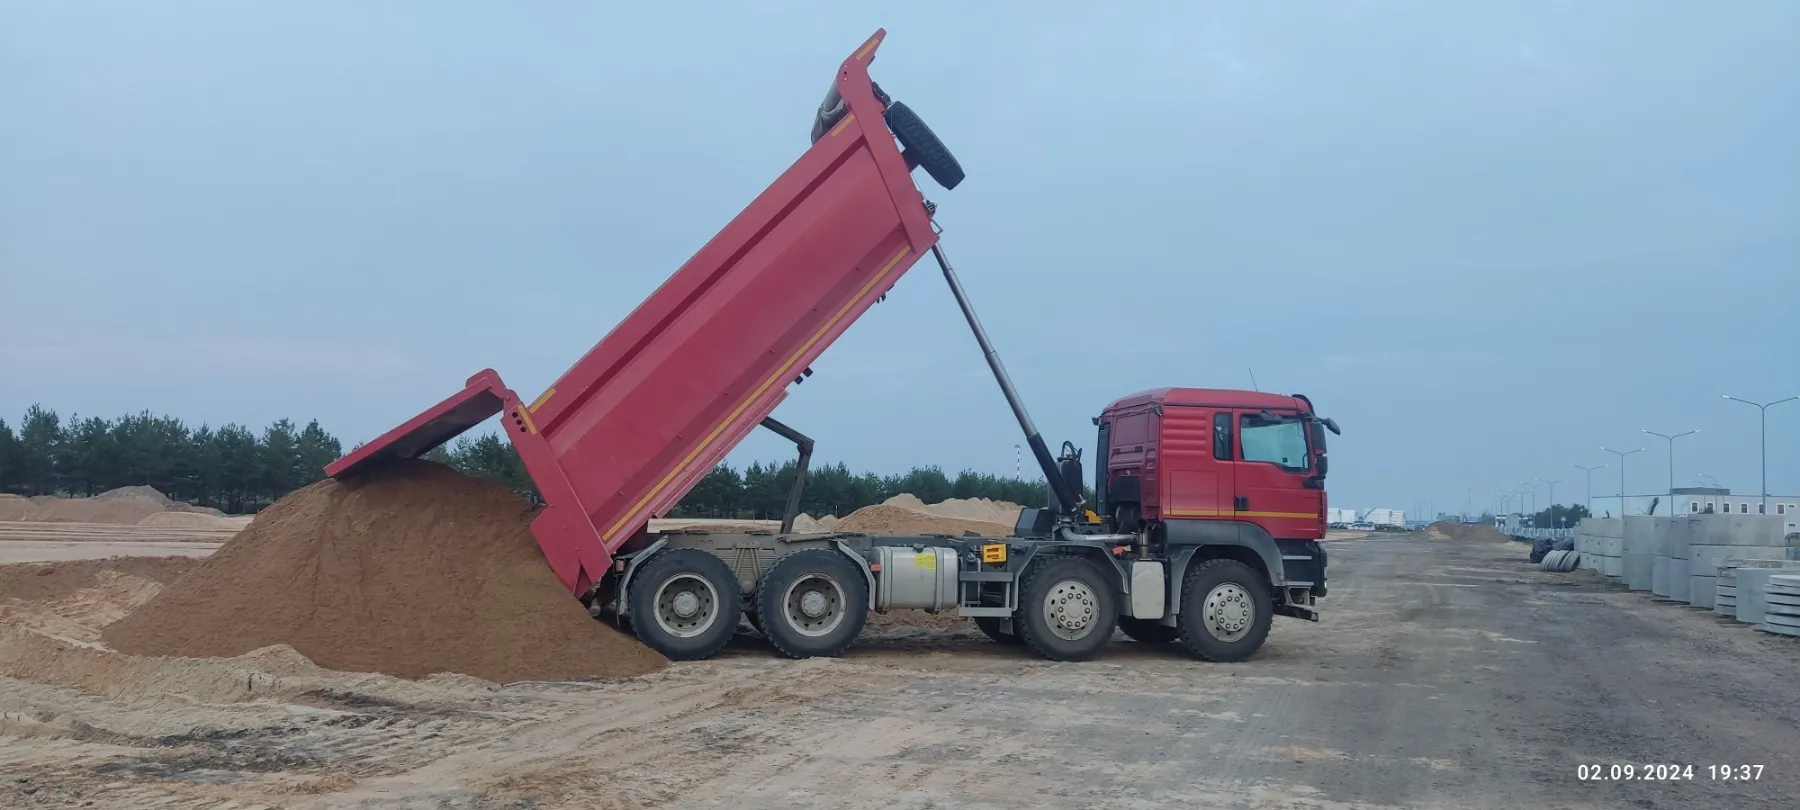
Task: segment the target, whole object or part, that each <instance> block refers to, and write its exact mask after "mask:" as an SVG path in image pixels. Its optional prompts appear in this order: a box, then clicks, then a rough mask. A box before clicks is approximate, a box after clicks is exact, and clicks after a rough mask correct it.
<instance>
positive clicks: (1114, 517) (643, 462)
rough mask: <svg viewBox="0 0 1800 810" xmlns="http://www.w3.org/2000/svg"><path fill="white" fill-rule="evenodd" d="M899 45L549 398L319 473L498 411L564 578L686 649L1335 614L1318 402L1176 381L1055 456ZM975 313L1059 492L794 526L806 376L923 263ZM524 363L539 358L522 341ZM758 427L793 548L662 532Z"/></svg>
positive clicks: (356, 466) (501, 406)
mask: <svg viewBox="0 0 1800 810" xmlns="http://www.w3.org/2000/svg"><path fill="white" fill-rule="evenodd" d="M884 36H885V32H882V31H877V32H876V33H875V35H874V36H872V37H870V38H869V39H868V41H867V42H864V43H863V44H862V45H861V46H860V47H858V48H857V49H856V51H855V52H854V53H852V54H851V56H850V57H849V58H848V59H846V60H844V62H843V64H842V66H841V67H840V68H839V70H838V74H837V77H836V79H835V81H834V82H833V83H832V85H831V89H830V91H829V92H828V93H827V94H826V97H825V100H824V102H823V103H822V104H821V105H820V107H819V110H818V111H817V113H816V115H815V116H814V120H813V126H812V140H813V143H812V146H811V148H810V149H808V150H807V151H806V153H805V154H803V155H801V156H800V159H799V160H797V161H795V162H794V164H793V165H792V166H790V167H789V168H788V169H787V171H786V172H784V173H783V174H782V175H781V176H780V177H779V178H777V179H776V180H775V182H774V183H773V184H771V185H770V186H769V187H768V188H767V189H766V190H764V191H763V192H762V194H761V195H759V196H758V197H757V198H756V199H755V200H754V201H753V202H751V203H750V205H749V207H748V208H746V209H744V211H743V212H742V213H740V214H739V215H738V216H737V218H735V219H733V220H732V221H731V222H730V223H729V224H727V225H726V226H725V228H724V229H723V230H721V231H720V232H719V233H718V235H716V236H714V237H713V239H712V240H711V241H710V242H708V243H707V244H706V245H705V246H704V247H702V248H701V249H700V251H699V252H698V253H697V254H695V255H694V257H693V258H692V259H690V260H689V261H688V262H687V263H686V264H685V265H683V266H682V267H681V268H680V269H679V270H677V271H676V272H675V274H674V275H673V276H671V277H670V278H669V279H668V280H667V281H665V282H664V283H663V284H662V286H661V287H659V288H657V290H656V291H655V292H654V293H652V294H651V295H650V297H649V298H648V299H647V300H645V301H644V302H643V303H642V304H640V305H639V306H638V307H637V309H635V310H634V311H632V313H631V314H630V315H628V316H627V317H626V318H625V320H624V321H622V322H621V323H619V325H618V326H616V327H614V329H613V330H612V332H611V333H610V334H608V335H606V336H605V337H604V338H603V339H601V341H600V342H599V343H598V344H596V345H595V346H594V347H593V348H592V349H590V350H589V351H588V352H587V354H586V355H584V356H582V357H581V359H580V360H578V361H576V363H575V365H574V366H573V367H571V368H570V369H569V370H568V371H567V372H565V373H564V374H563V375H562V377H560V378H559V379H557V380H556V381H555V382H554V383H553V384H552V385H551V386H550V387H549V388H548V389H546V390H545V391H544V392H543V393H542V394H540V395H539V396H538V397H536V398H535V399H533V400H530V401H526V400H524V399H522V398H520V397H519V395H518V394H517V393H515V392H514V391H513V390H512V389H510V388H508V387H507V386H506V384H505V383H504V382H503V381H502V380H501V379H500V375H499V374H497V373H495V372H494V371H493V370H492V369H487V370H483V371H481V372H479V373H477V374H475V375H474V376H473V377H470V378H469V380H468V382H467V384H466V385H465V386H464V388H463V389H462V390H461V391H459V392H457V393H456V394H454V395H452V396H450V397H449V398H448V399H445V400H444V401H442V402H440V403H438V404H437V405H435V406H433V407H432V408H430V409H429V410H427V411H425V412H424V413H421V414H419V415H418V416H415V417H413V418H412V419H411V420H408V421H407V422H405V423H404V424H402V425H400V426H399V427H398V428H395V429H394V430H392V431H389V432H388V433H386V434H384V435H382V436H381V437H380V438H378V439H376V440H375V441H372V442H370V443H368V444H367V445H365V446H363V447H361V448H359V449H358V450H356V451H355V452H353V453H351V454H349V455H347V456H345V457H343V458H342V459H339V460H338V461H336V462H335V463H333V464H332V465H330V466H329V467H327V468H326V473H327V474H328V475H330V476H332V477H334V478H339V479H354V477H355V476H356V474H357V473H358V472H359V471H361V470H365V469H367V468H370V467H372V466H375V465H379V464H381V463H383V462H385V461H389V460H392V459H399V458H412V457H416V456H419V455H422V454H424V453H426V452H427V451H429V450H431V449H432V448H434V447H437V446H439V445H441V444H443V443H444V442H445V441H447V440H449V439H451V438H452V437H454V436H456V435H457V434H460V433H462V432H463V431H466V430H468V429H469V428H471V427H473V426H475V425H477V424H479V423H481V422H483V421H485V420H487V419H489V418H491V417H493V416H495V415H496V414H498V415H500V416H501V418H502V424H503V428H504V430H505V432H506V435H507V436H508V438H510V439H511V440H512V443H513V445H514V446H515V447H517V448H518V452H519V456H520V457H521V459H522V460H523V461H524V464H525V468H526V469H527V470H528V471H529V472H530V474H531V478H532V480H533V482H534V483H535V484H536V485H537V488H538V491H539V493H540V494H541V495H542V497H543V499H544V502H545V507H544V509H543V510H542V511H541V512H540V513H539V514H538V515H537V517H536V518H535V520H534V521H533V522H532V525H531V529H532V533H533V535H534V536H535V537H536V539H537V541H538V544H539V545H540V546H541V547H542V549H543V552H544V558H545V560H546V561H547V562H548V563H549V565H550V567H551V568H552V569H553V570H554V571H555V572H556V575H557V577H558V578H559V579H561V581H562V583H563V585H564V586H565V587H566V588H568V589H569V592H570V593H571V594H572V595H574V596H575V597H576V598H578V599H580V600H582V602H583V603H584V604H586V605H587V606H588V608H589V610H590V612H592V613H593V614H594V615H596V616H608V617H613V618H615V619H616V620H618V621H620V622H622V623H628V624H629V625H630V627H631V628H632V630H633V632H635V633H636V634H637V636H638V637H639V638H640V639H642V640H643V641H644V643H645V644H647V645H649V646H650V647H652V648H654V649H656V650H658V651H660V652H662V653H663V654H665V655H667V656H669V657H670V658H674V659H697V658H705V657H708V656H711V655H713V654H714V653H716V652H717V651H718V650H719V649H720V648H721V647H723V646H724V645H725V643H726V642H727V641H728V640H729V638H730V637H731V636H732V634H733V633H734V632H735V631H736V629H737V627H738V624H739V621H740V619H747V620H748V621H749V622H750V623H751V624H753V625H754V626H756V627H757V628H758V629H759V630H760V631H761V632H762V633H763V634H764V635H765V636H767V637H768V639H769V640H770V641H771V642H772V643H773V645H774V646H775V647H776V648H777V649H779V650H780V651H781V652H783V653H785V654H787V655H790V656H794V657H797V658H798V657H808V656H829V655H836V654H838V653H841V652H842V651H843V650H845V649H846V648H847V647H849V645H850V644H851V643H852V642H853V641H854V640H855V639H856V637H857V635H858V634H859V633H860V632H861V631H862V629H863V625H864V622H865V621H866V619H867V617H868V614H869V612H871V611H889V610H898V609H922V610H927V611H947V612H952V613H955V614H956V615H961V616H968V617H971V618H972V619H973V620H974V621H975V623H976V624H977V625H979V626H980V628H981V629H982V630H983V631H984V632H986V633H987V634H988V635H989V636H990V637H992V638H994V639H995V640H996V641H999V642H1002V643H1009V644H1010V643H1022V644H1024V645H1026V646H1028V647H1029V648H1030V649H1031V650H1033V651H1035V652H1036V653H1038V654H1040V655H1043V656H1045V657H1048V658H1051V659H1055V660H1082V659H1086V658H1088V657H1091V656H1093V655H1094V654H1095V653H1096V652H1098V651H1099V650H1100V648H1101V647H1102V646H1103V645H1104V644H1105V643H1106V642H1107V640H1108V639H1109V638H1110V637H1111V636H1112V633H1113V630H1114V628H1118V629H1119V630H1121V631H1123V632H1124V633H1125V634H1126V635H1128V636H1130V637H1132V638H1135V639H1138V640H1140V641H1145V642H1164V643H1179V644H1180V645H1181V646H1183V647H1185V648H1186V649H1187V650H1188V651H1190V652H1191V653H1193V654H1194V655H1196V656H1199V657H1202V658H1205V659H1209V660H1217V661H1236V660H1242V659H1244V658H1246V657H1248V656H1249V655H1250V654H1251V653H1253V652H1254V651H1255V650H1256V649H1257V648H1258V647H1259V646H1261V644H1262V643H1263V640H1264V638H1265V636H1266V635H1267V633H1268V630H1269V624H1270V622H1271V621H1272V619H1273V617H1274V616H1275V615H1283V616H1292V617H1298V618H1302V619H1308V620H1313V621H1317V619H1318V613H1317V601H1316V600H1317V599H1318V598H1319V597H1322V596H1324V595H1325V552H1324V550H1323V549H1322V548H1321V547H1320V546H1319V543H1318V542H1317V541H1318V540H1319V539H1320V538H1321V537H1323V536H1324V530H1325V489H1324V482H1325V474H1326V455H1325V434H1326V431H1327V430H1330V431H1331V432H1334V433H1335V432H1336V431H1337V426H1336V424H1335V423H1333V422H1332V421H1331V420H1329V419H1322V418H1320V417H1319V416H1318V415H1316V414H1315V412H1314V409H1313V405H1312V403H1311V402H1310V401H1308V400H1307V399H1306V397H1303V396H1298V395H1295V396H1282V395H1276V394H1265V393H1257V392H1247V391H1226V390H1212V389H1201V388H1164V389H1158V390H1153V391H1145V392H1141V393H1137V394H1132V395H1130V396H1126V397H1123V398H1121V399H1119V400H1117V401H1116V402H1114V403H1113V404H1111V405H1109V406H1107V407H1106V408H1105V409H1104V410H1102V411H1101V413H1100V414H1099V416H1097V417H1095V419H1094V424H1095V425H1096V426H1097V427H1098V437H1097V444H1096V446H1095V455H1094V457H1093V465H1094V467H1095V470H1094V477H1093V480H1092V486H1093V488H1094V492H1095V495H1096V498H1095V500H1096V503H1092V504H1089V503H1086V502H1085V501H1084V500H1083V494H1082V489H1083V484H1084V483H1085V482H1086V476H1085V474H1084V473H1083V462H1082V453H1081V451H1080V450H1079V449H1077V448H1076V447H1075V446H1074V445H1073V444H1072V443H1069V442H1064V443H1063V445H1062V449H1061V452H1060V453H1059V454H1058V455H1057V456H1055V457H1053V456H1052V455H1051V452H1050V450H1049V448H1048V447H1047V446H1046V445H1045V443H1044V440H1043V438H1042V436H1041V435H1039V433H1038V431H1037V429H1036V428H1035V427H1034V426H1033V425H1032V422H1031V418H1030V416H1029V415H1028V414H1027V413H1026V411H1025V408H1024V406H1023V404H1022V403H1021V402H1020V400H1019V396H1018V394H1017V392H1016V391H1015V390H1014V389H1013V386H1012V384H1011V381H1010V380H1009V378H1008V377H1007V374H1006V370H1005V368H1004V366H1002V365H1001V363H1000V359H999V356H998V354H997V353H996V352H995V351H994V348H993V346H992V344H991V343H990V342H989V340H988V337H987V335H986V333H985V331H984V330H983V329H982V327H981V324H980V321H979V320H978V319H977V318H976V316H975V311H974V309H973V308H972V307H971V305H970V303H969V300H968V297H967V295H966V294H965V293H964V291H963V288H962V285H961V283H960V282H959V281H958V278H957V275H956V273H955V271H954V270H953V269H952V268H951V265H950V263H949V261H948V259H947V258H946V256H945V254H944V251H943V248H942V247H941V246H940V245H939V243H938V232H937V229H936V228H935V227H934V220H933V217H934V215H935V212H936V206H935V205H934V204H933V203H931V202H928V201H927V200H926V199H925V198H924V197H923V196H922V194H921V193H920V191H919V189H918V188H917V187H916V186H915V185H914V184H913V180H912V172H913V170H915V169H923V170H924V172H925V173H926V174H928V175H930V176H931V177H932V179H934V180H935V181H936V182H937V183H938V184H939V185H940V186H942V187H944V188H946V189H950V188H954V187H955V186H956V185H957V184H958V183H960V182H961V181H962V179H963V170H962V167H961V166H960V165H959V164H958V162H957V161H956V158H955V157H954V156H953V155H952V154H951V152H950V150H949V149H947V148H946V147H945V145H944V144H943V142H942V141H941V140H940V139H939V138H938V137H937V136H936V135H935V134H934V133H933V132H932V131H931V129H930V128H929V127H927V126H926V125H925V123H924V122H923V121H922V120H921V119H920V118H919V116H918V115H916V114H915V113H914V112H913V111H912V110H911V109H910V108H908V107H907V106H906V105H905V104H903V103H901V102H898V101H895V100H893V99H892V98H890V97H889V96H888V95H887V94H886V93H884V92H883V91H882V89H881V88H880V87H879V86H878V85H876V84H875V83H874V82H873V81H871V79H870V77H869V72H868V68H869V63H870V62H871V61H873V60H874V58H875V53H876V49H877V48H879V47H880V45H881V43H882V39H883V37H884ZM926 254H931V255H932V257H933V258H934V260H935V262H936V264H937V265H938V267H939V269H940V270H941V271H942V272H943V275H944V278H945V280H946V281H947V282H948V283H949V285H950V289H951V292H952V293H953V295H954V296H955V298H956V300H957V303H958V304H959V305H960V306H961V308H962V311H963V314H964V316H965V318H966V319H967V321H968V324H969V327H970V329H971V331H972V332H973V333H974V336H975V339H976V342H977V344H978V345H979V346H980V348H981V350H982V352H983V353H984V354H985V356H986V358H987V361H988V365H989V367H990V368H991V369H992V371H993V373H994V376H995V378H996V380H997V382H998V383H999V385H1000V388H1001V390H1002V392H1003V393H1004V394H1005V396H1006V399H1007V401H1008V403H1009V404H1010V405H1011V406H1012V409H1013V413H1014V415H1015V417H1016V418H1017V419H1018V422H1019V424H1020V427H1021V428H1022V429H1023V431H1024V433H1025V435H1026V438H1027V442H1028V445H1029V446H1030V447H1031V450H1032V456H1033V458H1034V459H1035V460H1036V461H1037V463H1038V465H1039V466H1040V468H1041V469H1042V470H1043V472H1044V474H1045V476H1046V478H1047V479H1048V483H1049V491H1050V498H1049V500H1050V502H1049V503H1048V504H1045V505H1044V506H1043V507H1042V508H1037V507H1032V508H1026V509H1023V510H1022V511H1021V514H1020V515H1019V518H1018V522H1017V524H1016V526H1015V527H1014V528H1015V530H1014V533H1013V534H1014V536H1011V537H1006V538H980V537H973V536H967V537H949V536H939V535H931V536H924V535H921V536H881V535H868V534H856V533H826V534H794V533H792V531H791V529H792V525H793V523H792V522H793V518H794V511H795V506H796V505H797V504H798V501H799V497H800V494H801V488H802V487H803V486H804V485H805V470H806V465H807V462H808V460H809V459H810V457H811V453H812V441H811V440H810V439H808V438H807V437H806V436H804V435H803V434H801V433H800V432H798V431H796V430H794V429H792V428H790V427H788V426H786V425H784V424H781V423H780V422H777V421H775V420H774V419H772V418H770V416H769V414H770V413H771V412H773V411H774V410H775V407H776V406H777V405H779V404H780V403H781V401H782V400H783V399H784V398H785V397H786V396H787V395H788V391H789V389H790V388H791V387H792V386H794V385H796V384H798V383H799V382H801V381H802V380H803V379H805V378H806V377H807V376H809V375H811V373H812V370H811V368H810V365H811V363H812V362H813V361H814V360H815V359H817V358H818V357H819V355H820V354H821V353H823V352H824V351H825V349H826V348H827V347H828V346H830V345H831V344H832V342H833V341H835V340H836V339H837V337H838V336H839V335H841V334H843V332H844V330H846V329H848V328H849V327H850V325H851V324H852V323H854V322H855V321H856V319H857V318H858V317H860V316H861V315H862V314H863V313H864V312H865V311H867V310H868V309H869V308H870V307H871V306H873V305H874V304H875V303H876V302H877V301H878V300H880V299H881V297H882V296H883V295H885V294H886V292H887V291H888V290H889V288H891V287H892V286H893V285H894V283H895V281H897V280H898V279H899V278H900V277H901V275H903V274H904V273H906V271H907V270H908V269H910V268H911V267H912V266H913V265H914V264H915V263H916V262H918V261H919V259H920V258H922V257H924V256H925V255H926ZM518 346H519V348H520V349H521V350H527V349H529V348H535V347H531V346H530V344H529V342H528V341H527V342H521V343H520V344H518ZM758 426H763V427H766V428H769V429H771V430H774V431H776V432H777V433H779V434H781V435H783V436H785V437H787V438H788V439H790V440H792V441H794V442H795V443H796V445H797V447H798V449H799V455H800V475H799V476H797V478H796V480H795V484H794V489H793V491H792V492H791V493H790V496H789V508H788V513H787V516H786V518H785V519H784V521H783V523H782V530H781V531H780V532H764V533H740V534H700V533H682V532H674V533H657V534H653V533H651V532H649V531H648V524H649V520H650V518H652V517H655V516H660V515H663V514H664V513H666V512H667V511H669V510H670V509H671V508H673V507H674V506H675V504H676V502H677V501H679V500H680V499H681V497H682V496H683V495H685V494H686V493H687V492H688V491H689V490H690V489H691V488H692V487H693V486H694V484H695V483H696V482H697V481H698V480H699V479H700V477H701V476H703V475H704V474H705V473H706V471H707V470H708V469H710V468H711V467H713V466H714V465H715V464H717V463H718V462H719V461H720V460H721V459H722V458H723V457H724V456H725V454H726V453H728V452H729V451H730V450H731V449H732V448H733V447H735V446H737V444H738V443H739V442H740V441H741V440H742V439H743V437H744V436H745V434H747V433H748V432H750V431H751V430H753V429H755V428H756V427H758Z"/></svg>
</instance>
